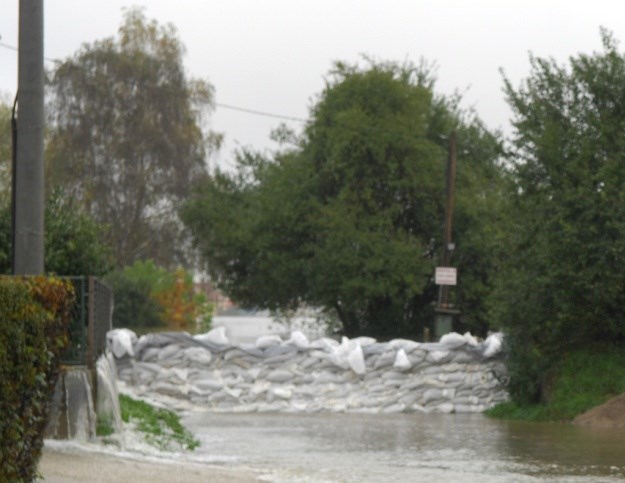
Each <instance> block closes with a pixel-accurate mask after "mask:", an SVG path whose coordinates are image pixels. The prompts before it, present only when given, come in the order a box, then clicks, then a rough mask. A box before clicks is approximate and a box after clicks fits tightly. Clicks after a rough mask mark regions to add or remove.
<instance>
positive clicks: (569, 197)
mask: <svg viewBox="0 0 625 483" xmlns="http://www.w3.org/2000/svg"><path fill="white" fill-rule="evenodd" d="M602 39H603V51H602V52H599V53H594V54H592V55H585V54H580V55H578V56H576V57H572V58H571V59H570V61H569V62H570V65H569V66H568V67H564V66H559V65H557V64H556V63H555V61H553V60H545V59H539V58H533V57H532V58H531V59H530V60H531V68H532V70H531V74H530V76H529V77H528V78H527V80H525V81H524V82H523V84H522V85H521V86H520V87H519V88H518V89H515V88H514V87H513V86H512V85H511V84H510V82H509V81H508V80H506V93H507V96H508V101H509V103H510V105H511V107H512V109H513V111H514V116H515V117H514V126H515V136H514V139H513V146H512V152H511V162H512V163H513V167H514V177H515V191H514V192H512V193H511V198H512V210H513V217H512V218H513V219H512V221H511V226H510V232H509V236H508V238H507V240H506V246H507V247H508V249H509V250H510V257H509V263H508V264H507V266H506V267H505V269H503V270H502V273H505V280H502V281H501V283H500V284H499V285H500V288H499V291H498V294H497V299H498V301H499V303H498V313H499V317H500V320H501V321H502V322H504V323H505V324H506V330H507V332H508V333H509V334H510V341H511V364H512V365H513V366H514V367H518V368H523V370H522V371H521V370H518V371H517V370H515V371H513V372H512V376H513V377H512V379H511V395H512V397H513V399H514V400H515V401H516V402H518V403H530V402H537V401H538V400H539V399H540V398H541V392H542V388H543V385H544V381H543V374H544V373H545V371H548V370H549V368H550V367H551V366H552V365H553V364H555V363H557V361H558V359H559V358H560V357H561V354H563V353H566V352H567V351H569V350H571V349H572V348H575V347H581V346H587V345H588V344H592V343H593V342H596V341H621V342H622V341H624V340H625V323H624V321H625V273H624V272H623V271H622V270H619V269H618V267H620V266H622V265H623V263H625V245H624V244H623V239H624V238H625V203H624V201H625V171H623V163H624V162H625V150H624V149H623V147H624V146H625V115H624V114H625V112H624V111H623V106H625V84H624V83H623V80H624V79H625V56H623V54H621V53H619V51H618V49H617V45H616V42H615V41H614V40H613V39H612V37H611V36H610V35H609V34H608V33H606V32H603V33H602ZM520 377H522V378H523V380H521V379H520Z"/></svg>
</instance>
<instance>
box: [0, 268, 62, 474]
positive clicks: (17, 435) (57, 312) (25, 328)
mask: <svg viewBox="0 0 625 483" xmlns="http://www.w3.org/2000/svg"><path fill="white" fill-rule="evenodd" d="M73 302H74V293H73V288H72V286H71V285H70V284H69V283H67V282H64V281H61V280H58V279H54V278H44V277H34V278H9V277H3V278H0V414H1V415H2V417H1V418H0V481H11V482H22V481H32V480H33V479H34V478H35V476H36V474H37V463H38V461H39V457H40V456H41V449H42V446H43V434H44V430H45V424H46V421H47V417H48V410H49V401H50V399H51V395H52V390H53V389H54V385H55V383H56V380H57V378H58V374H59V368H60V354H61V351H62V350H63V349H64V348H65V346H66V344H67V340H68V339H67V325H68V322H69V317H70V309H71V306H72V304H73Z"/></svg>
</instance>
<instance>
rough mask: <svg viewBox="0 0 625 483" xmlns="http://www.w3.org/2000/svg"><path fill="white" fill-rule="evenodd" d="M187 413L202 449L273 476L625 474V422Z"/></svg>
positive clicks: (597, 477)
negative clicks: (597, 425) (622, 425)
mask: <svg viewBox="0 0 625 483" xmlns="http://www.w3.org/2000/svg"><path fill="white" fill-rule="evenodd" d="M184 422H185V424H186V425H187V426H188V427H190V428H191V429H192V430H193V431H194V432H195V433H196V435H197V436H198V437H199V438H200V440H201V442H202V447H201V448H200V449H199V450H197V451H199V452H200V453H201V454H204V455H206V456H207V457H209V458H210V459H211V460H212V461H219V460H222V461H224V462H230V464H242V465H247V466H250V467H253V468H258V469H260V470H262V471H263V472H264V473H265V474H266V475H267V476H266V478H265V479H266V480H267V481H274V482H282V481H284V482H286V481H289V482H297V481H300V482H311V483H312V482H365V481H371V482H391V481H404V482H405V481H463V482H495V481H497V482H499V481H502V482H503V481H505V482H509V481H519V482H526V481H527V482H531V481H559V482H560V481H572V482H577V481H579V482H582V481H583V482H591V481H592V482H598V481H623V479H625V431H623V430H592V429H588V428H583V427H575V426H571V425H567V424H562V423H521V422H509V421H499V420H493V419H490V418H486V417H484V416H483V415H480V414H475V415H464V414H457V415H454V414H451V415H450V414H410V415H401V414H400V415H360V414H305V415H302V414H214V413H208V412H201V413H200V412H197V413H191V414H189V415H187V416H186V417H185V419H184ZM224 464H227V463H224Z"/></svg>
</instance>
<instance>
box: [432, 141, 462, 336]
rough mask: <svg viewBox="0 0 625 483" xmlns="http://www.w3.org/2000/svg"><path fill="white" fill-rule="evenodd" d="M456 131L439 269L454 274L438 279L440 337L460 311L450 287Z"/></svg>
mask: <svg viewBox="0 0 625 483" xmlns="http://www.w3.org/2000/svg"><path fill="white" fill-rule="evenodd" d="M456 144H457V141H456V133H455V132H452V133H451V136H450V138H449V156H448V158H447V182H446V199H445V234H444V237H443V238H444V241H443V244H444V246H443V259H442V266H441V267H440V268H438V269H437V277H438V276H439V272H441V275H452V276H451V277H449V276H447V277H441V278H442V280H440V281H437V282H436V283H438V284H439V292H438V303H437V304H436V309H435V312H436V318H435V321H434V337H435V338H437V339H438V338H440V337H441V336H442V335H444V334H446V333H448V332H451V331H452V330H453V325H454V317H456V316H457V315H458V314H459V313H460V312H459V311H458V310H456V309H455V308H454V306H453V304H451V303H450V302H449V287H450V285H455V284H456V270H455V268H453V267H452V266H451V255H452V253H453V251H454V249H455V248H456V246H455V244H454V242H453V217H454V195H455V191H456V152H457V147H456Z"/></svg>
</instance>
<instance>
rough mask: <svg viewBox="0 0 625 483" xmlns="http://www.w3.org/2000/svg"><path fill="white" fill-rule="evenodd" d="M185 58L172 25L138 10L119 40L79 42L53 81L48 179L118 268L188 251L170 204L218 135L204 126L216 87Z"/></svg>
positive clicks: (199, 172) (198, 170) (201, 170)
mask: <svg viewBox="0 0 625 483" xmlns="http://www.w3.org/2000/svg"><path fill="white" fill-rule="evenodd" d="M183 55H184V46H183V45H182V43H181V41H180V39H179V38H178V34H177V32H176V29H175V28H174V27H173V26H172V25H166V26H161V25H159V24H158V23H157V22H156V21H153V20H148V19H147V18H146V17H145V15H144V13H143V12H142V10H140V9H136V8H134V9H129V10H127V11H126V13H125V16H124V21H123V23H122V25H121V27H120V28H119V32H118V36H117V37H116V38H106V39H103V40H100V41H96V42H94V43H92V44H83V46H82V47H81V49H80V50H79V51H78V52H77V53H76V54H75V55H74V56H73V57H72V58H69V59H67V60H65V61H64V62H61V63H59V64H57V65H56V66H55V67H54V69H53V71H52V72H51V73H50V75H49V95H50V99H51V101H50V103H49V104H48V106H47V109H48V112H49V119H48V123H49V126H50V132H49V136H48V142H47V152H46V155H47V159H48V160H49V166H48V167H47V173H48V174H49V179H48V182H49V184H51V185H52V186H58V185H60V186H63V187H64V188H65V189H66V190H68V192H70V193H72V194H73V195H74V196H75V197H76V198H77V199H78V200H80V202H81V203H82V204H83V205H84V206H85V208H86V210H87V212H88V213H89V214H90V215H91V216H92V217H93V218H94V219H95V220H96V221H97V222H98V223H100V224H101V225H103V226H105V227H106V241H107V243H108V244H109V245H110V246H111V247H112V249H113V252H114V255H115V261H116V266H117V267H118V268H120V267H123V266H126V265H129V264H132V263H133V262H134V261H136V260H144V259H148V258H152V259H154V260H156V261H157V262H158V263H159V264H160V265H162V266H167V267H172V266H176V265H177V264H178V263H181V262H185V261H186V258H187V255H188V251H189V250H188V244H187V243H185V236H184V234H183V232H182V226H181V224H180V223H179V221H178V218H177V214H176V207H177V206H178V204H179V203H180V200H182V199H184V198H185V196H186V195H187V194H188V193H189V189H190V186H191V185H192V184H193V182H194V181H195V180H196V179H197V178H201V177H202V176H204V175H205V173H206V168H205V160H206V155H207V151H208V150H210V149H212V148H214V147H216V146H217V144H218V141H219V136H216V135H215V134H211V133H205V132H204V131H203V130H202V118H203V116H204V115H205V114H207V112H208V111H209V110H210V108H211V107H212V102H213V88H212V86H210V85H209V84H208V83H206V82H204V81H201V80H196V79H190V78H188V77H187V75H186V74H185V70H184V67H183V64H182V58H183Z"/></svg>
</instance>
